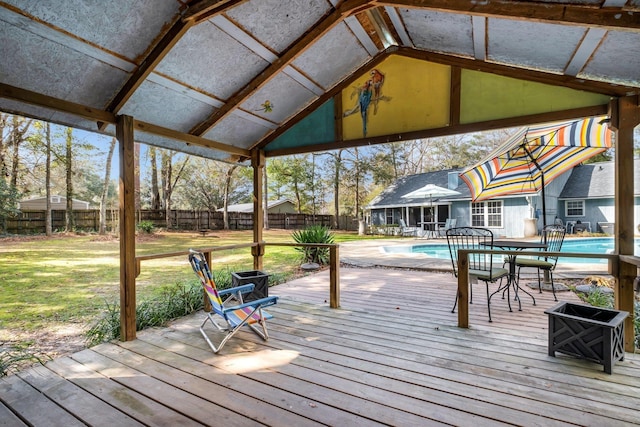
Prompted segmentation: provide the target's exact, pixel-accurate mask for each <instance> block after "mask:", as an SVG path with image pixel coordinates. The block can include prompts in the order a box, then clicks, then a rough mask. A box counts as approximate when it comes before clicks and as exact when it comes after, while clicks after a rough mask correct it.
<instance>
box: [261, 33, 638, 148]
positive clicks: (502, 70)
mask: <svg viewBox="0 0 640 427" xmlns="http://www.w3.org/2000/svg"><path fill="white" fill-rule="evenodd" d="M390 55H402V56H406V57H409V58H415V59H420V60H425V61H429V62H434V63H438V64H443V65H449V66H451V67H457V68H466V69H472V70H476V71H481V72H486V73H492V74H497V75H501V76H504V77H511V78H517V79H523V80H528V81H532V82H538V83H543V84H549V85H556V86H562V87H568V88H572V89H576V90H584V91H589V92H594V93H601V94H604V95H610V96H627V95H629V94H630V93H635V92H637V89H636V88H633V87H626V86H621V85H617V84H610V83H605V82H600V81H594V80H585V79H582V78H576V77H575V76H571V75H559V74H550V73H545V72H541V71H534V70H523V69H520V68H516V67H511V66H507V65H502V64H493V63H489V62H484V61H479V60H474V59H469V58H462V57H455V56H449V55H445V54H439V53H433V52H426V51H422V50H419V49H415V48H407V47H397V46H393V47H390V48H388V49H386V50H385V51H383V52H381V53H380V54H379V55H377V56H376V57H374V58H372V59H371V60H370V61H368V62H367V63H366V64H364V65H363V66H361V67H360V68H359V69H358V70H357V71H355V72H354V73H352V74H351V76H349V77H348V78H347V79H344V80H343V81H341V82H338V83H336V84H335V85H334V86H333V87H332V88H330V89H329V90H327V91H326V92H325V94H324V95H323V96H321V97H319V98H318V99H317V100H316V101H314V102H313V103H311V104H310V105H309V106H307V108H305V109H304V110H302V111H301V112H299V113H298V114H297V115H295V116H294V117H292V118H290V119H289V120H288V121H287V122H286V123H283V124H282V125H280V126H279V127H278V129H277V130H275V131H273V132H271V133H269V134H267V135H265V137H264V138H262V140H260V141H259V142H258V143H256V144H255V145H254V147H252V148H264V147H266V146H267V145H268V144H269V143H270V142H272V141H273V140H275V139H276V138H277V137H279V136H280V135H282V134H283V133H285V132H286V131H287V130H289V129H291V128H292V127H293V126H294V125H295V124H296V123H298V122H300V121H301V120H302V119H304V118H305V117H306V116H307V115H308V114H309V113H310V112H312V111H314V110H315V109H317V108H318V107H320V106H321V105H322V104H324V103H325V102H327V101H328V100H329V99H330V98H332V97H334V96H336V95H338V94H339V93H340V91H342V90H343V89H344V88H346V87H348V86H349V85H350V84H352V83H353V82H354V81H355V80H357V79H358V78H360V77H361V76H362V75H363V74H364V73H366V72H367V71H368V70H370V69H371V68H372V67H374V66H376V65H377V64H379V63H381V62H382V61H384V60H385V59H386V58H387V57H389V56H390ZM599 108H600V107H593V108H592V109H593V114H603V112H602V111H600V110H599ZM585 110H587V109H585ZM570 115H571V114H569V116H570ZM569 116H567V117H568V118H570V117H569ZM536 120H538V118H537V116H536V117H533V118H532V121H531V123H536ZM496 123H498V122H497V121H496ZM510 123H511V122H510V121H509V120H504V121H503V122H501V123H500V124H498V125H496V128H500V127H506V126H509V125H510ZM458 128H459V129H458V130H457V131H460V129H464V126H462V127H458ZM433 133H434V131H433V130H429V131H426V132H424V135H427V136H436V135H435V134H433ZM454 133H455V132H454ZM432 134H433V135H432ZM443 134H444V133H443ZM420 135H421V134H419V133H416V134H415V135H414V138H413V137H412V138H409V139H416V138H421V137H427V136H420ZM403 137H407V135H403ZM390 138H391V140H390ZM372 141H374V139H372V138H367V139H363V140H362V141H361V144H360V145H367V144H370V143H374V142H372ZM386 142H393V138H392V137H390V136H385V137H381V138H379V140H378V141H377V142H375V143H386ZM349 143H350V144H357V142H355V141H349ZM340 144H341V143H340V142H339V141H337V142H335V143H332V144H327V145H326V146H325V145H319V146H317V147H314V150H321V149H333V148H339V146H340ZM330 147H333V148H330ZM308 149H309V147H303V148H302V150H301V151H300V152H304V151H305V150H308ZM275 153H276V154H275V155H281V153H280V152H279V151H275ZM291 153H293V152H291ZM291 153H288V154H291ZM271 155H273V154H270V156H271Z"/></svg>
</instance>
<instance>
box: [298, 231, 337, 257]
mask: <svg viewBox="0 0 640 427" xmlns="http://www.w3.org/2000/svg"><path fill="white" fill-rule="evenodd" d="M291 237H293V240H295V241H296V243H329V244H331V243H333V242H334V236H333V234H332V233H331V231H329V228H328V227H324V226H322V225H312V226H310V227H307V228H305V229H304V230H298V231H294V232H293V233H291ZM296 250H297V251H298V252H300V253H301V254H302V259H303V262H315V263H318V264H320V265H326V264H329V248H318V247H302V248H296Z"/></svg>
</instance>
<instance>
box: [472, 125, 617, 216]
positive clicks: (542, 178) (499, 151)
mask: <svg viewBox="0 0 640 427" xmlns="http://www.w3.org/2000/svg"><path fill="white" fill-rule="evenodd" d="M604 119H605V117H591V118H588V119H581V120H573V121H566V122H555V123H549V124H544V125H539V126H531V127H525V128H522V129H520V130H518V131H517V132H516V133H515V134H514V135H513V136H511V137H510V138H509V139H507V140H506V141H505V142H504V143H502V144H501V145H500V146H499V147H498V148H496V149H495V150H493V151H492V152H491V153H490V154H489V155H488V156H487V157H486V158H485V159H484V160H482V161H481V162H479V163H477V164H476V165H474V166H472V167H470V168H468V169H466V170H464V171H463V172H462V173H461V174H460V177H461V178H462V180H463V181H464V182H465V183H466V184H467V185H468V186H469V189H470V190H471V198H472V200H473V201H481V200H486V199H491V198H494V197H498V196H504V195H508V194H517V193H527V192H538V191H541V192H542V213H543V225H546V223H547V221H546V209H545V200H544V199H545V197H544V186H545V184H548V183H550V182H551V181H553V180H554V179H555V178H557V177H558V176H559V175H561V174H562V173H564V172H566V171H567V170H569V169H571V168H572V167H574V166H576V165H578V164H579V163H582V162H584V161H585V160H587V159H589V158H590V157H593V156H595V155H596V154H599V153H602V152H603V151H605V150H607V149H609V148H611V131H610V130H609V128H608V126H607V125H606V124H604V122H605V120H604Z"/></svg>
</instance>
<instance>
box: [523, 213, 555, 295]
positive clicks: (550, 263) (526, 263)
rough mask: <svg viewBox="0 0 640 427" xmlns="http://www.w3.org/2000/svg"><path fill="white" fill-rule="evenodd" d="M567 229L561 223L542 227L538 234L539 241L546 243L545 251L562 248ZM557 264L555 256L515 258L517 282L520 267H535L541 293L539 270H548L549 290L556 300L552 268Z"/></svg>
mask: <svg viewBox="0 0 640 427" xmlns="http://www.w3.org/2000/svg"><path fill="white" fill-rule="evenodd" d="M566 233H567V230H566V228H565V227H564V226H562V225H555V224H554V225H547V226H545V227H544V228H543V229H542V234H541V235H540V242H541V243H545V244H546V245H547V249H546V250H547V251H549V252H559V251H560V249H561V248H562V242H563V241H564V236H565V234H566ZM556 264H558V257H557V256H539V257H535V258H525V257H517V258H516V268H517V269H518V274H517V279H516V280H517V282H518V283H520V270H521V269H522V268H535V269H537V272H538V290H539V291H540V292H541V293H542V282H541V280H540V271H548V272H549V277H550V279H551V291H552V292H553V299H554V300H556V301H558V297H556V288H555V286H554V284H553V270H555V268H556Z"/></svg>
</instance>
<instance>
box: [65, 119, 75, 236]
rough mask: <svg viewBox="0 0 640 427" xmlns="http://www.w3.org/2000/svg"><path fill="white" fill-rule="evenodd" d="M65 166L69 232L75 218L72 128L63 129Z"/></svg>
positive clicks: (66, 226) (66, 224)
mask: <svg viewBox="0 0 640 427" xmlns="http://www.w3.org/2000/svg"><path fill="white" fill-rule="evenodd" d="M65 137H66V138H65V148H66V151H65V167H66V173H67V174H66V176H67V179H66V184H67V186H66V187H67V208H66V210H65V214H64V218H65V231H67V232H70V231H73V229H74V228H75V218H74V217H73V197H74V196H73V179H72V178H73V129H72V128H66V129H65Z"/></svg>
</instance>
